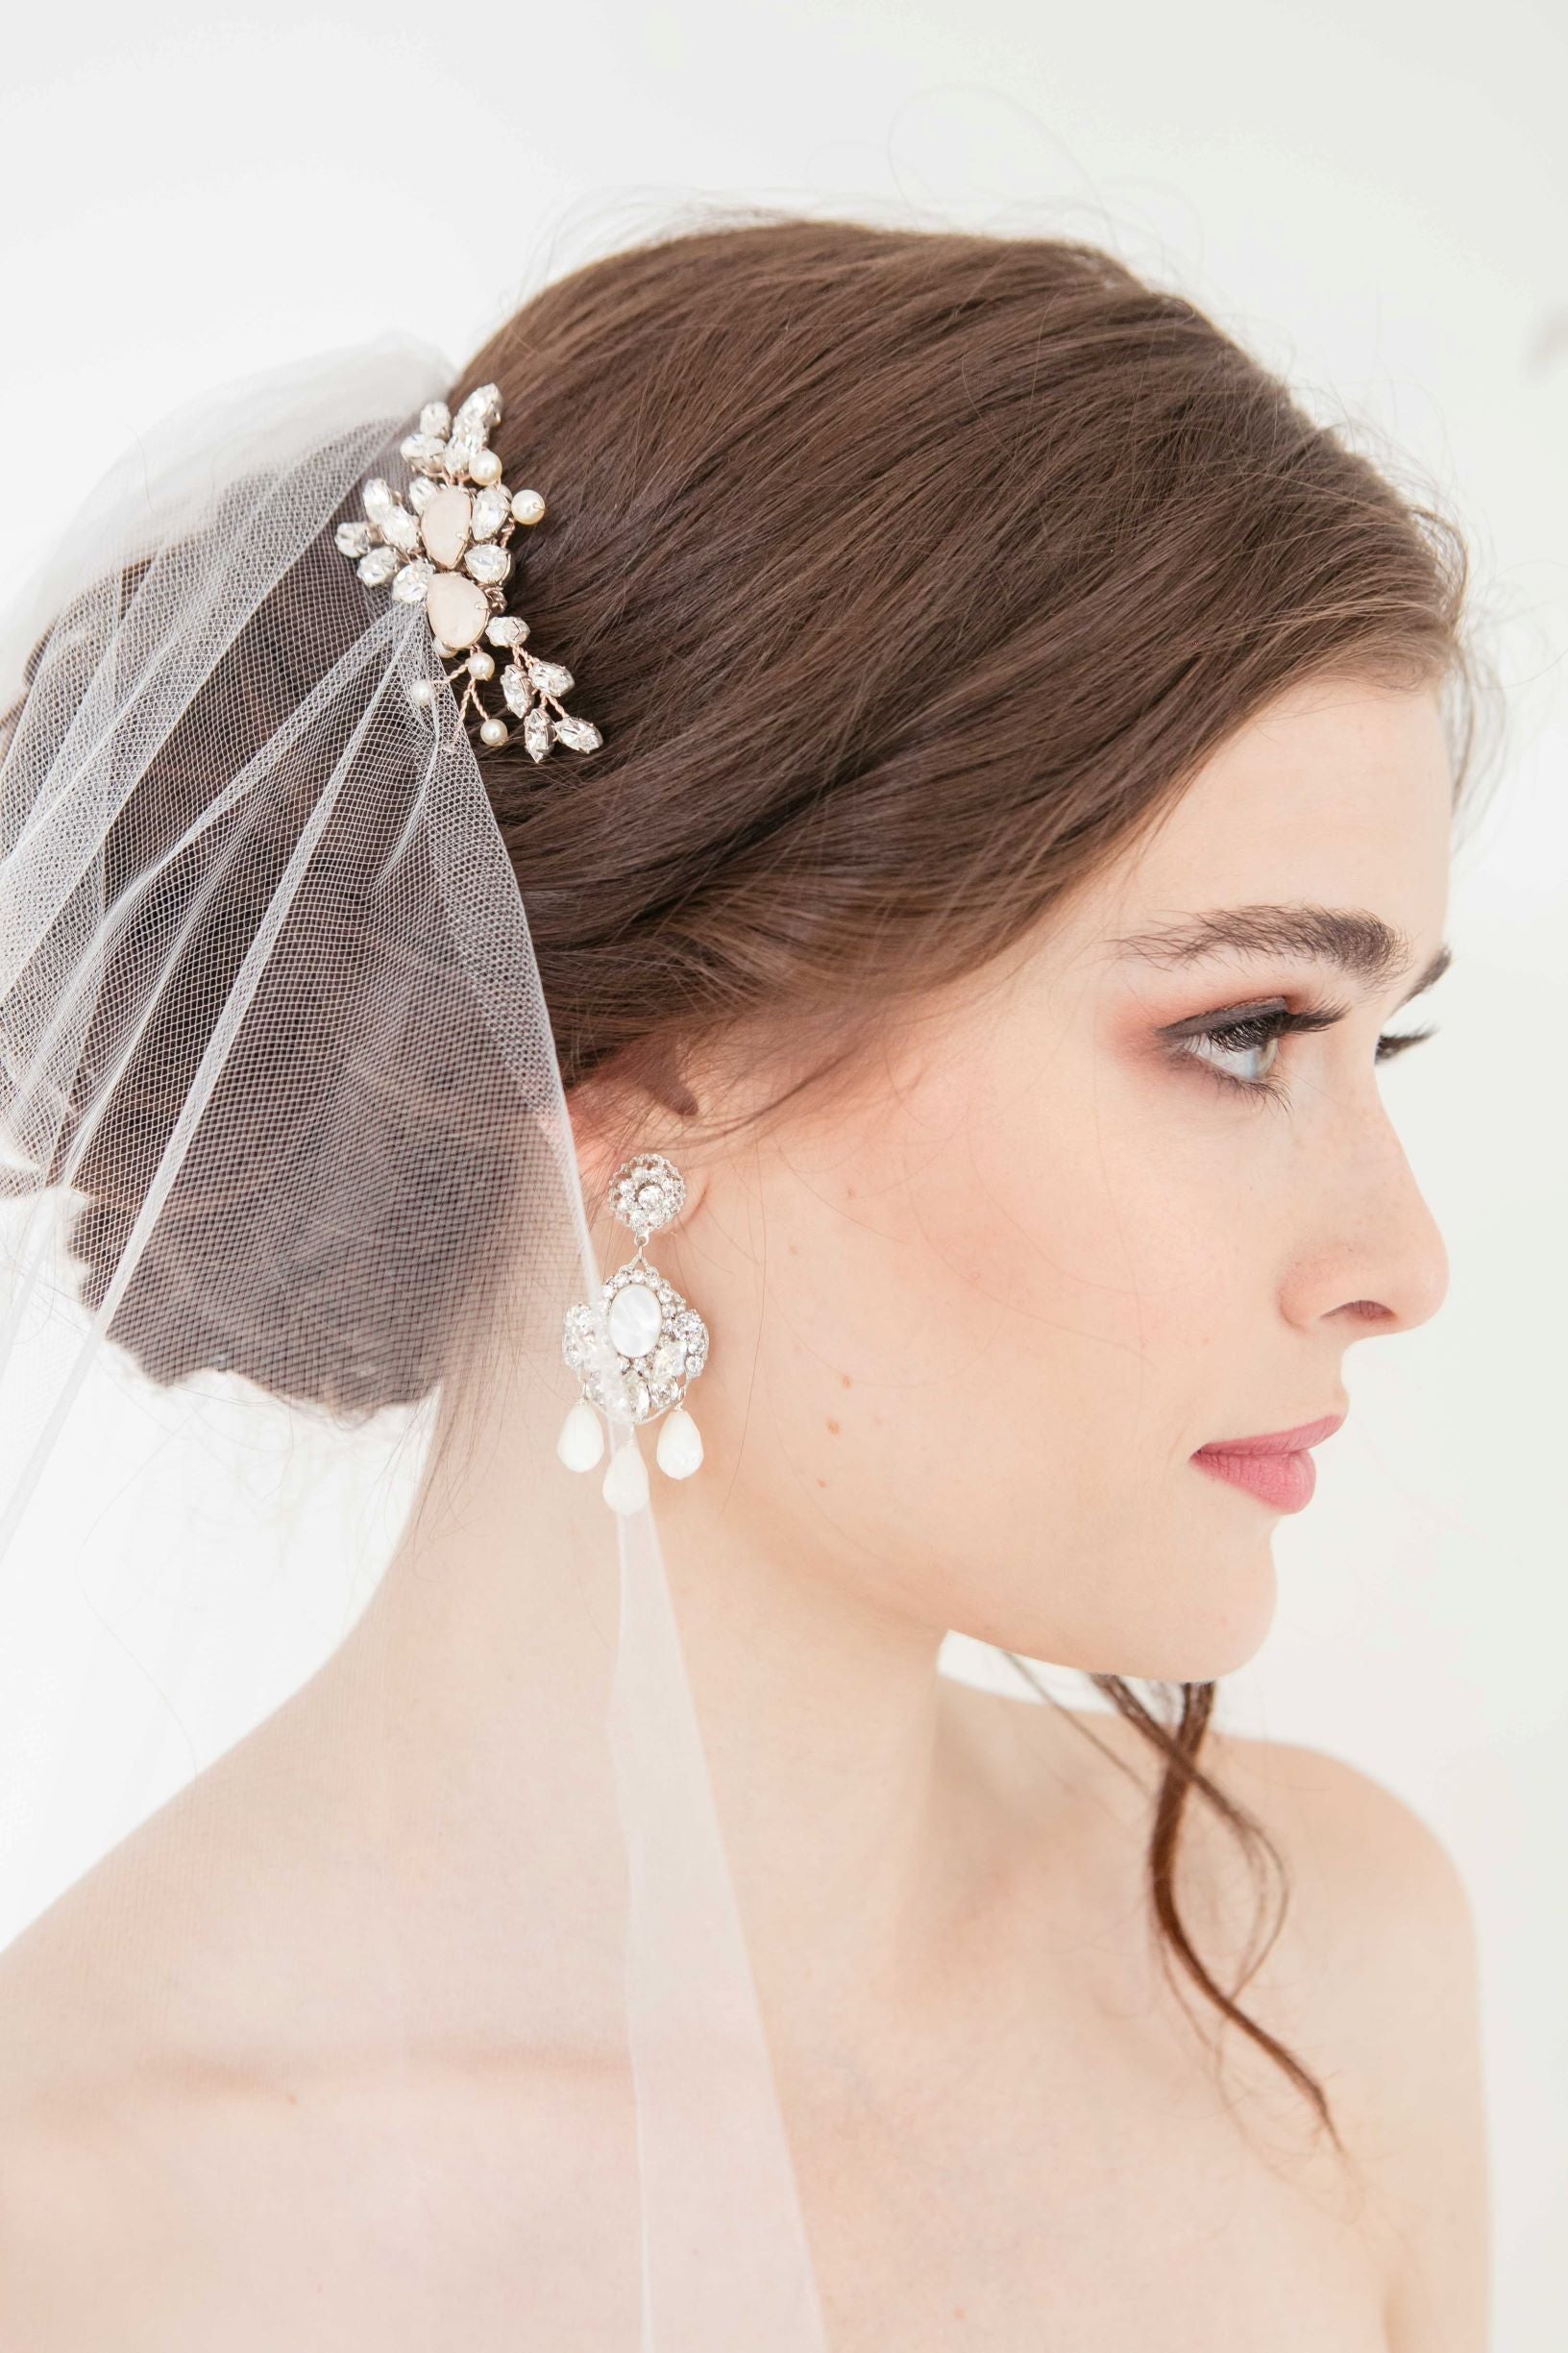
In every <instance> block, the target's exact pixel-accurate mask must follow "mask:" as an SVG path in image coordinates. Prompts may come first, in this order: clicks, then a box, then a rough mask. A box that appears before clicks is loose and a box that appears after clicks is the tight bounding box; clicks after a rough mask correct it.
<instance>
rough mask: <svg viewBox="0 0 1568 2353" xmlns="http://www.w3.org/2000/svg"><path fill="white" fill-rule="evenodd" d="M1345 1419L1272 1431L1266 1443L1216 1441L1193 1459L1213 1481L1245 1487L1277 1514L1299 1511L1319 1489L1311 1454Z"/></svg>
mask: <svg viewBox="0 0 1568 2353" xmlns="http://www.w3.org/2000/svg"><path fill="white" fill-rule="evenodd" d="M1344 1418H1345V1417H1344V1415H1343V1414H1342V1413H1328V1414H1325V1415H1324V1417H1323V1419H1322V1420H1321V1421H1317V1422H1302V1423H1300V1424H1299V1425H1298V1426H1297V1428H1295V1429H1294V1430H1271V1431H1269V1432H1267V1433H1266V1434H1264V1435H1263V1436H1262V1437H1256V1438H1215V1439H1214V1441H1213V1444H1212V1445H1209V1446H1200V1447H1199V1448H1198V1451H1197V1453H1196V1454H1195V1455H1194V1456H1193V1457H1192V1459H1193V1461H1194V1462H1196V1463H1197V1464H1198V1465H1199V1467H1200V1468H1201V1469H1203V1470H1206V1471H1208V1472H1209V1474H1210V1475H1211V1477H1213V1478H1214V1479H1223V1480H1226V1481H1227V1482H1228V1483H1229V1484H1230V1485H1232V1486H1233V1487H1245V1489H1246V1490H1247V1493H1248V1494H1249V1495H1256V1496H1257V1498H1258V1500H1259V1502H1260V1503H1264V1504H1267V1505H1269V1506H1270V1507H1272V1508H1273V1509H1274V1510H1276V1511H1301V1510H1303V1509H1305V1507H1306V1506H1307V1505H1308V1504H1310V1503H1311V1500H1312V1489H1313V1488H1314V1487H1315V1486H1316V1484H1317V1465H1316V1463H1315V1462H1314V1461H1313V1460H1312V1458H1311V1455H1310V1454H1309V1453H1308V1451H1307V1450H1308V1448H1309V1447H1311V1446H1316V1445H1318V1444H1319V1443H1320V1442H1321V1441H1322V1440H1323V1439H1324V1438H1327V1437H1332V1436H1333V1434H1334V1433H1335V1431H1336V1430H1337V1429H1338V1427H1339V1425H1340V1423H1341V1422H1342V1421H1343V1420H1344Z"/></svg>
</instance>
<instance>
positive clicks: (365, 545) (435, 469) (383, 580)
mask: <svg viewBox="0 0 1568 2353" xmlns="http://www.w3.org/2000/svg"><path fill="white" fill-rule="evenodd" d="M500 418H501V394H500V392H499V391H498V390H497V388H496V386H495V385H494V384H480V385H479V387H478V390H477V391H475V392H471V393H470V394H469V395H468V397H467V399H466V400H465V401H464V402H463V404H462V405H461V407H460V408H459V409H458V411H457V414H456V416H455V417H453V415H452V413H451V411H450V410H449V408H448V407H447V404H446V403H445V401H429V402H428V403H427V404H426V405H425V406H424V407H423V408H422V409H421V410H420V412H419V430H418V432H416V433H410V434H409V435H408V436H407V438H406V439H405V440H404V442H403V444H402V445H401V446H402V454H403V456H404V457H405V458H406V459H407V461H408V466H409V469H410V471H411V474H412V477H413V478H412V480H411V481H410V482H409V485H408V494H407V495H408V503H407V505H406V506H404V503H403V502H402V500H401V499H400V498H399V497H398V495H397V493H396V491H394V490H393V488H392V487H391V485H390V483H388V482H385V481H383V480H382V478H381V477H380V475H379V474H377V475H372V477H371V478H370V479H369V480H368V481H367V482H365V483H363V484H362V485H361V490H360V495H361V497H362V498H363V501H364V506H365V516H366V520H365V521H364V522H363V523H357V522H356V523H340V524H339V525H338V527H337V544H338V546H339V548H340V549H341V550H342V551H343V553H344V554H345V555H346V556H348V557H350V558H351V560H352V561H353V562H354V565H355V571H356V572H357V573H358V575H359V577H360V578H361V579H362V580H363V581H364V582H365V583H366V585H367V586H368V587H371V588H380V587H384V586H386V585H387V584H388V583H390V585H391V591H392V594H393V596H394V597H395V598H397V600H398V601H399V602H400V603H404V604H423V606H424V607H425V612H426V617H427V619H428V620H429V625H430V634H431V636H432V638H433V639H434V641H435V650H436V653H437V654H438V655H439V657H440V659H441V660H442V661H444V662H450V661H452V660H453V658H454V657H455V658H456V665H457V666H456V668H455V669H454V670H449V671H448V673H447V684H448V685H449V686H450V687H451V688H452V689H453V693H454V694H455V693H457V692H458V691H459V689H460V690H461V701H460V702H459V704H458V713H457V715H458V719H459V721H466V720H467V719H468V718H469V716H470V714H471V713H472V715H473V716H474V717H476V718H477V719H478V722H479V729H478V735H479V744H480V746H481V748H483V749H485V750H494V749H495V748H497V747H498V746H499V745H502V744H504V743H506V742H508V741H509V739H510V737H511V735H512V733H513V730H512V729H511V728H510V727H509V726H508V725H507V723H506V722H505V720H503V719H502V718H500V717H499V716H497V715H495V714H493V713H491V712H489V711H487V710H486V708H485V705H484V702H483V700H482V699H481V697H480V695H479V691H478V690H479V688H480V686H481V685H482V684H483V683H485V682H486V681H487V680H489V679H491V678H493V677H494V676H495V674H496V656H495V654H492V653H490V652H487V651H486V650H485V648H484V647H483V646H481V645H480V643H479V639H480V638H481V636H482V637H484V638H487V639H488V640H489V643H490V645H492V646H494V647H495V648H496V649H497V651H498V652H501V653H503V654H505V655H506V656H507V657H508V659H507V662H506V667H505V668H504V669H503V670H502V674H501V693H502V699H503V701H504V702H505V705H506V708H507V710H508V711H509V712H510V713H511V714H512V717H513V718H514V719H516V720H520V721H521V722H522V732H523V748H524V750H525V751H527V753H528V754H529V756H530V758H532V759H534V760H542V759H543V758H544V756H545V754H546V752H547V751H548V750H549V749H550V748H551V745H552V744H565V745H566V746H567V747H568V748H569V749H570V750H572V751H594V750H596V749H597V748H598V747H599V745H600V743H601V742H602V741H603V738H602V737H601V736H600V732H599V729H598V728H597V727H596V726H595V725H594V723H593V721H592V720H591V719H578V718H577V717H576V714H575V713H573V712H571V711H566V710H563V709H562V707H561V697H562V696H563V695H565V694H567V693H569V692H570V690H571V686H572V673H571V672H570V671H569V670H568V669H566V668H565V667H564V665H563V664H561V663H560V662H542V661H540V660H539V659H538V658H537V656H535V655H534V654H531V653H526V652H525V651H524V650H523V648H524V641H525V639H526V638H527V634H528V625H527V622H526V621H523V620H521V619H519V618H518V617H517V616H516V615H514V614H508V613H505V612H503V611H502V606H503V604H504V602H505V582H506V580H507V579H508V578H509V577H510V575H511V571H512V554H511V550H510V548H509V546H508V544H507V543H508V542H509V540H510V539H511V537H512V534H513V532H514V531H515V530H516V529H517V528H518V527H519V526H520V525H521V526H523V527H525V528H531V527H532V526H533V525H534V524H536V523H537V522H538V521H539V520H540V518H541V517H542V516H543V514H544V511H545V502H544V500H543V499H542V498H541V497H540V496H539V493H538V491H537V490H518V491H512V490H508V489H507V487H506V485H505V483H504V482H503V481H502V478H501V459H500V458H499V457H498V456H497V454H496V453H495V451H494V450H492V449H491V448H490V447H489V434H490V430H491V428H492V427H493V426H495V425H496V424H498V423H499V422H500ZM470 648H472V651H470V650H469V649H470ZM413 695H414V699H415V700H416V701H418V702H422V703H429V702H430V701H432V700H433V699H434V696H435V684H434V681H433V680H432V679H429V678H421V679H419V680H418V681H417V682H416V684H415V686H414V688H413Z"/></svg>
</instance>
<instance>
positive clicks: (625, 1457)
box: [602, 1438, 648, 1518]
mask: <svg viewBox="0 0 1568 2353" xmlns="http://www.w3.org/2000/svg"><path fill="white" fill-rule="evenodd" d="M602 1492H603V1496H604V1501H605V1502H606V1503H607V1504H608V1505H609V1507H610V1509H611V1510H612V1511H618V1512H620V1514H621V1515H622V1517H623V1518H625V1516H626V1515H627V1514H628V1513H630V1512H633V1511H640V1510H641V1509H642V1507H643V1506H644V1505H645V1504H646V1503H647V1501H648V1464H647V1463H646V1462H645V1461H644V1460H643V1458H642V1456H641V1455H640V1454H639V1452H638V1450H637V1441H636V1439H635V1438H628V1440H627V1441H626V1443H625V1446H622V1447H618V1448H617V1450H616V1452H615V1453H614V1454H613V1455H612V1456H611V1457H610V1467H609V1469H608V1470H607V1471H606V1472H605V1474H604V1485H603V1490H602Z"/></svg>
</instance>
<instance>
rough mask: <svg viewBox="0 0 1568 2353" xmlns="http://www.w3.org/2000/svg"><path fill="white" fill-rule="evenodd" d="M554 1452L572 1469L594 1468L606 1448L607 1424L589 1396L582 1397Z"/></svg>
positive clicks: (585, 1469) (557, 1441)
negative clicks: (590, 1402)
mask: <svg viewBox="0 0 1568 2353" xmlns="http://www.w3.org/2000/svg"><path fill="white" fill-rule="evenodd" d="M555 1452H556V1453H557V1454H558V1455H559V1456H560V1458H561V1460H562V1461H563V1462H564V1463H565V1464H566V1467H567V1469H568V1470H569V1471H591V1470H592V1469H593V1467H594V1465H595V1463H596V1462H597V1461H598V1460H599V1458H600V1455H602V1453H603V1452H604V1426H603V1424H602V1423H601V1422H600V1418H599V1415H598V1414H597V1413H596V1412H595V1411H594V1409H593V1407H592V1406H591V1405H590V1404H589V1403H588V1400H587V1398H586V1397H579V1398H578V1399H577V1402H576V1405H575V1406H574V1407H573V1409H572V1410H571V1412H570V1413H569V1414H568V1415H567V1417H566V1419H565V1421H564V1422H563V1423H562V1424H561V1434H560V1436H559V1437H558V1438H557V1439H556V1441H555Z"/></svg>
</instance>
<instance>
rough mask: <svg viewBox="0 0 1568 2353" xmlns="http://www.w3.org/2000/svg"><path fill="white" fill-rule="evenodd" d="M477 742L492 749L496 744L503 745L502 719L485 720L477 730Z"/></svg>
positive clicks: (504, 739)
mask: <svg viewBox="0 0 1568 2353" xmlns="http://www.w3.org/2000/svg"><path fill="white" fill-rule="evenodd" d="M479 741H480V743H481V744H488V745H490V746H491V748H494V747H495V746H496V745H498V744H504V743H505V741H506V722H505V721H504V720H503V719H487V720H486V721H485V723H484V724H483V726H482V727H481V728H480V729H479Z"/></svg>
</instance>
